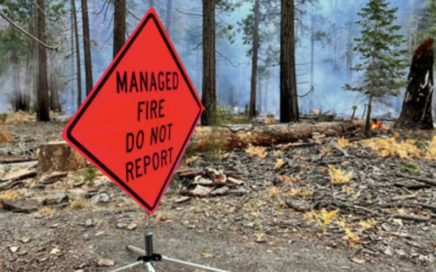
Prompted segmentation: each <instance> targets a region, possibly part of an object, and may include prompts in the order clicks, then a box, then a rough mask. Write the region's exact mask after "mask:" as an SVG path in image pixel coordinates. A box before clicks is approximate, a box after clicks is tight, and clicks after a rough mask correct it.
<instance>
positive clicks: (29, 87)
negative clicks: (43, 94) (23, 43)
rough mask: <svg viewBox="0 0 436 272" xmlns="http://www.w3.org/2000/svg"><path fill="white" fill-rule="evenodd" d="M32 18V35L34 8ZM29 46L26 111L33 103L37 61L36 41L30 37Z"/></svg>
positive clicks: (25, 82)
mask: <svg viewBox="0 0 436 272" xmlns="http://www.w3.org/2000/svg"><path fill="white" fill-rule="evenodd" d="M29 16H30V20H29V28H28V31H29V33H30V34H31V35H34V25H33V23H34V22H33V21H34V20H33V18H34V17H35V14H34V12H33V9H32V10H31V12H30V14H29ZM27 46H28V48H30V49H31V50H29V52H28V53H27V55H26V73H25V79H24V85H25V90H24V92H23V95H24V101H25V102H24V103H25V105H26V109H25V111H29V110H30V106H31V105H30V104H31V97H32V90H33V88H34V81H33V78H34V74H35V72H34V62H35V45H34V41H33V40H32V39H29V40H28V42H27Z"/></svg>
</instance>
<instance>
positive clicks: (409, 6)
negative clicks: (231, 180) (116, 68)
mask: <svg viewBox="0 0 436 272" xmlns="http://www.w3.org/2000/svg"><path fill="white" fill-rule="evenodd" d="M275 1H277V0H275ZM106 2H107V1H104V0H92V1H89V19H90V32H91V47H92V65H93V78H94V81H95V82H94V84H95V83H96V82H97V79H98V78H100V76H101V75H102V74H103V72H104V71H105V69H106V67H107V66H108V65H109V64H110V62H111V61H112V29H113V7H112V5H110V4H105V3H106ZM234 2H238V1H237V0H234ZM277 2H279V1H277ZM366 2H367V1H366V0H355V1H349V0H318V1H315V3H314V4H313V5H312V4H306V5H305V6H304V7H299V10H302V11H303V13H302V14H300V12H297V13H296V14H297V17H298V18H297V19H298V22H297V24H296V27H297V29H296V36H297V48H296V62H297V81H298V92H299V95H304V94H306V93H307V92H309V91H310V90H311V88H312V85H313V91H312V92H310V93H309V94H308V95H307V96H305V97H301V98H300V101H299V102H300V108H301V111H302V112H303V113H308V112H310V111H311V109H312V108H319V109H321V110H322V111H323V112H327V111H329V112H330V113H336V114H337V115H340V116H349V115H350V114H351V112H352V106H353V105H357V106H358V112H357V116H359V114H361V113H362V111H363V108H364V104H365V97H364V96H362V95H360V94H357V93H353V92H348V91H344V90H343V86H344V84H346V83H353V82H356V81H358V80H359V76H360V75H358V74H351V73H350V71H349V69H348V67H347V66H349V65H350V61H351V62H352V64H356V63H357V62H358V61H359V58H358V56H357V55H356V54H353V55H352V57H351V58H350V56H348V59H347V52H348V51H349V50H348V51H347V49H349V44H350V40H352V39H354V38H356V37H358V36H359V27H358V25H356V24H355V21H356V20H357V15H356V14H357V12H358V11H359V10H360V9H361V8H362V6H363V5H364V4H365V3H366ZM155 3H156V6H155V8H156V10H157V12H158V14H159V15H160V17H161V19H162V21H163V23H164V24H165V23H166V21H167V20H166V14H167V11H166V1H155ZM390 4H391V7H398V8H399V11H398V13H397V16H398V20H397V23H399V24H401V25H402V26H403V28H402V32H403V34H405V35H407V37H408V36H410V35H411V34H412V33H410V31H409V29H412V28H411V27H410V26H411V20H413V18H414V15H415V13H414V12H416V10H417V9H418V8H421V6H422V1H421V0H391V1H390ZM127 5H128V14H127V30H128V31H127V32H128V34H130V33H131V32H132V31H133V29H134V28H135V26H136V25H137V24H138V22H139V19H140V18H142V17H143V15H144V14H145V13H146V12H147V10H148V9H149V1H144V0H128V1H127ZM250 11H251V4H250V3H247V2H244V4H242V6H240V7H238V8H236V9H235V10H234V11H223V10H217V11H216V13H217V17H216V18H217V24H218V28H219V27H220V26H226V25H233V26H234V27H233V32H232V33H231V34H233V35H234V42H230V41H229V39H228V38H227V36H226V35H221V34H220V35H218V37H217V53H216V59H217V69H216V71H217V97H218V102H219V104H220V105H221V106H225V107H238V108H239V110H243V109H244V107H245V106H246V104H247V103H248V101H249V93H250V70H251V63H250V58H249V57H248V56H247V50H248V49H249V45H244V44H243V41H242V33H240V32H237V31H236V30H237V22H239V21H241V20H242V19H243V18H244V17H246V15H247V14H248V13H249V12H250ZM201 12H202V1H188V0H180V1H179V0H178V1H175V0H173V5H172V11H171V14H172V20H171V22H172V25H171V32H170V37H171V40H172V41H173V43H174V45H175V47H176V49H177V51H178V53H179V55H180V57H181V59H182V61H183V63H184V65H185V67H186V69H187V71H188V73H189V75H190V77H191V79H192V81H193V84H194V85H195V87H196V89H197V91H198V92H199V93H201V89H202V82H201V81H202V46H201V41H202V27H201V26H202V17H201ZM66 17H67V19H66V22H65V24H68V23H69V21H68V20H69V19H68V17H69V12H67V14H66ZM312 17H313V18H314V23H313V28H312V26H311V24H312ZM278 19H279V18H278V16H277V18H276V19H274V24H273V26H269V28H268V31H271V38H270V40H268V41H267V42H266V43H265V44H262V47H263V48H264V49H263V50H264V51H266V50H265V48H267V47H268V46H270V47H271V48H279V34H280V30H279V20H278ZM415 20H416V19H415ZM78 21H79V22H78V23H79V31H80V32H81V30H82V27H81V16H80V4H79V5H78ZM50 23H51V22H47V24H50ZM0 27H4V24H3V23H2V24H0ZM311 30H313V31H315V32H316V33H317V35H318V34H319V35H320V36H319V37H318V36H317V37H318V38H319V39H317V40H316V42H315V43H314V61H313V76H312V75H311V71H312V69H311V64H310V60H311V37H312V36H311ZM56 38H57V39H56V40H62V39H63V40H65V41H66V42H63V43H62V46H66V47H67V46H70V45H69V41H70V33H69V31H64V32H63V33H59V36H58V37H56ZM80 45H81V46H82V45H83V42H82V38H80ZM405 46H407V44H405ZM66 51H69V49H68V47H67V49H66V50H64V54H67V53H65V52H66ZM81 53H82V54H81V55H82V66H83V63H84V62H83V50H82V51H81ZM277 53H278V52H274V54H276V59H277V61H276V62H277V63H278V54H277ZM68 61H69V62H62V64H63V69H62V73H63V74H64V75H70V76H69V78H67V79H64V80H63V81H62V82H65V84H63V86H62V89H63V90H62V91H61V93H62V99H61V100H62V102H63V108H64V110H66V111H67V112H68V113H73V112H74V111H75V110H76V100H77V94H76V93H75V92H76V91H75V90H76V89H77V87H76V80H75V76H74V72H75V71H74V70H75V59H74V57H71V56H69V59H68ZM56 63H57V64H59V63H61V62H56ZM259 65H262V62H261V63H259ZM73 69H74V70H73ZM267 70H268V75H267V76H263V77H262V78H260V79H259V83H258V86H259V87H258V93H259V94H258V95H259V97H258V101H259V102H258V108H259V109H260V110H261V113H262V114H276V115H277V114H278V112H279V93H280V91H279V78H280V77H279V75H280V73H279V67H278V66H277V65H271V67H268V68H267ZM81 72H82V80H83V82H82V89H83V95H82V96H83V97H84V96H85V88H84V80H85V79H84V68H83V67H82V71H81ZM7 73H8V72H7ZM8 77H9V75H6V77H4V78H2V79H1V81H0V82H1V90H0V95H1V100H0V101H1V103H0V111H4V110H7V109H9V106H8V100H7V97H6V94H7V93H9V92H10V90H11V88H10V86H9V85H10V84H9V83H8V80H7V78H8ZM312 78H313V84H312V82H311V81H312ZM401 100H402V98H401V96H400V97H397V98H393V99H391V100H389V102H390V103H389V104H390V105H392V106H388V107H386V106H385V104H383V105H382V106H376V107H375V109H374V111H375V113H376V114H384V113H387V112H391V113H392V114H393V115H396V114H398V111H399V107H400V106H401Z"/></svg>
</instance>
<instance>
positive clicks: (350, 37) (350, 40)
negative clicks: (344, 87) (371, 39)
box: [345, 21, 353, 81]
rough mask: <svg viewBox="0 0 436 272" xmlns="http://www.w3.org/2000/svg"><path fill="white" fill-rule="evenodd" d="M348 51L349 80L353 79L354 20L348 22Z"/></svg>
mask: <svg viewBox="0 0 436 272" xmlns="http://www.w3.org/2000/svg"><path fill="white" fill-rule="evenodd" d="M347 26H348V28H347V52H346V53H345V54H346V55H345V57H346V62H347V63H346V64H347V68H346V69H347V76H348V80H350V81H351V80H352V79H353V29H352V26H353V22H351V21H350V22H348V23H347Z"/></svg>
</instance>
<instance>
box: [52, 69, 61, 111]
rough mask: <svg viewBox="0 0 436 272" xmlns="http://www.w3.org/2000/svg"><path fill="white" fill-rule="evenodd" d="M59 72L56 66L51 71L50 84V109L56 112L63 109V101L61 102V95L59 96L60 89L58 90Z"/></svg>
mask: <svg viewBox="0 0 436 272" xmlns="http://www.w3.org/2000/svg"><path fill="white" fill-rule="evenodd" d="M58 74H59V71H57V69H56V68H54V69H53V71H52V72H51V73H50V76H49V78H50V79H49V86H50V109H51V110H52V111H54V112H60V111H61V110H62V108H61V103H60V97H59V90H58V87H59V86H58V81H57V78H56V77H57V75H58Z"/></svg>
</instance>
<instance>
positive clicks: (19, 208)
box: [1, 199, 39, 213]
mask: <svg viewBox="0 0 436 272" xmlns="http://www.w3.org/2000/svg"><path fill="white" fill-rule="evenodd" d="M1 203H2V205H3V209H5V210H6V211H11V212H17V213H32V212H35V211H37V210H38V205H39V203H38V201H36V200H33V199H30V200H13V199H3V200H1Z"/></svg>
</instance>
